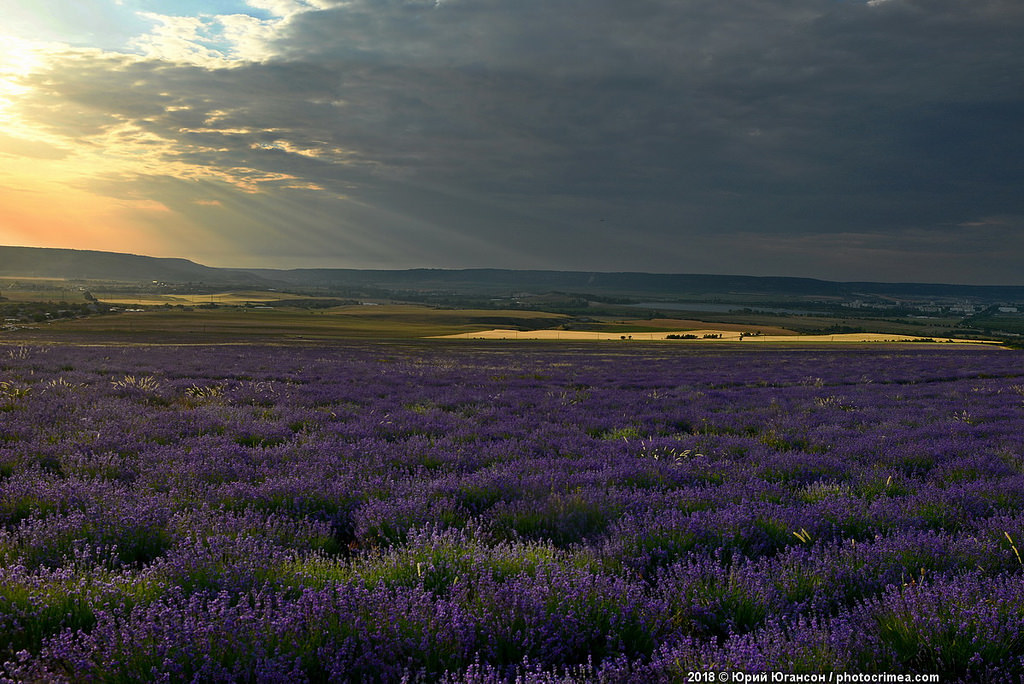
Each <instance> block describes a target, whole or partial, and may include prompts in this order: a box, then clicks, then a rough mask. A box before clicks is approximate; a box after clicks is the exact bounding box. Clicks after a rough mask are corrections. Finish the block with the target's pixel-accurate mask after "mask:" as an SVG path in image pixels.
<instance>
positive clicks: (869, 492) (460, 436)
mask: <svg viewBox="0 0 1024 684" xmlns="http://www.w3.org/2000/svg"><path fill="white" fill-rule="evenodd" d="M1021 387H1024V365H1022V364H1021V357H1020V355H1019V354H1018V353H1014V352H1006V351H998V350H993V349H972V350H961V349H936V348H932V349H928V348H923V347H916V348H914V349H909V348H907V349H895V348H891V347H890V348H875V349H872V348H864V349H856V350H846V351H836V350H788V351H783V350H772V351H764V350H762V351H749V350H742V351H741V350H727V349H724V348H715V349H705V350H698V349H695V348H692V347H690V348H678V347H677V348H673V347H668V346H649V347H647V346H642V345H641V346H637V345H630V346H629V347H628V348H624V347H621V346H617V345H614V346H613V345H612V344H611V343H610V344H609V346H581V347H565V346H557V345H556V346H549V345H543V344H539V345H536V346H530V345H520V346H514V347H511V346H500V345H494V346H477V345H475V344H462V343H453V344H441V343H436V344H411V343H402V344H397V343H396V344H384V343H381V344H363V345H358V346H357V345H338V346H334V347H327V348H303V347H294V348H284V347H276V348H274V347H208V348H207V347H190V348H187V349H185V348H179V347H173V346H167V347H161V346H154V347H145V348H143V347H134V348H128V347H124V348H119V347H84V346H82V347H77V346H73V345H65V346H49V347H45V348H43V347H32V346H24V345H23V346H19V347H16V348H11V349H9V350H7V352H0V562H2V568H0V662H3V663H4V664H3V670H2V672H3V676H4V677H6V678H7V679H9V680H12V681H149V680H158V681H159V680H164V681H178V680H196V681H377V682H400V681H410V682H412V681H424V682H426V681H447V682H455V681H472V682H505V681H508V682H511V681H537V682H570V681H572V682H581V681H607V682H632V681H636V682H646V681H685V680H686V676H687V673H688V672H690V671H695V670H706V669H709V668H714V669H717V670H721V669H729V668H736V669H748V670H757V671H762V670H787V671H795V672H824V671H833V670H847V671H864V672H882V671H900V672H905V673H911V672H919V673H941V674H945V675H947V676H948V678H949V681H958V680H962V681H991V682H1003V681H1007V682H1008V681H1019V680H1020V678H1021V677H1024V660H1022V658H1021V656H1020V653H1021V652H1024V631H1022V630H1024V623H1022V616H1024V591H1022V589H1021V588H1022V587H1024V563H1022V562H1021V549H1022V548H1024V429H1022V428H1024V393H1022V391H1021V389H1020V388H1021Z"/></svg>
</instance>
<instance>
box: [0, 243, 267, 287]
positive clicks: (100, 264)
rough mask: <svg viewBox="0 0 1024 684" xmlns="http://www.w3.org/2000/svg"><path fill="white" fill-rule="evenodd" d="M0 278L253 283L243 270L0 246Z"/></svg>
mask: <svg viewBox="0 0 1024 684" xmlns="http://www.w3.org/2000/svg"><path fill="white" fill-rule="evenodd" d="M0 276H7V277H19V278H67V279H69V280H76V279H82V280H117V281H126V282H133V283H136V282H151V281H154V280H157V281H161V282H170V283H188V282H200V281H205V282H218V283H256V282H258V281H259V280H260V278H259V277H257V276H255V275H252V274H247V273H245V272H244V271H235V270H231V269H223V268H211V267H209V266H202V265H200V264H197V263H195V262H192V261H189V260H188V259H166V258H158V257H149V256H139V255H136V254H121V253H118V252H96V251H88V250H76V249H48V248H41V247H0Z"/></svg>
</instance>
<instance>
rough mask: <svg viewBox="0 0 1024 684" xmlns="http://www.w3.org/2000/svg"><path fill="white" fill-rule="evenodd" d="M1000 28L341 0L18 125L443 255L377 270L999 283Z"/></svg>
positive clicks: (839, 15)
mask: <svg viewBox="0 0 1024 684" xmlns="http://www.w3.org/2000/svg"><path fill="white" fill-rule="evenodd" d="M1022 31H1024V5H1022V4H1021V3H1019V2H1009V1H1001V0H977V1H973V2H960V1H952V0H885V1H876V2H871V3H864V2H859V1H856V0H846V1H842V0H840V1H832V0H828V1H823V0H785V1H783V0H756V1H755V0H746V1H743V0H740V1H736V2H728V3H724V2H720V1H716V0H690V1H686V2H680V1H678V0H634V1H633V2H628V3H626V2H621V1H620V0H586V1H584V0H560V1H554V2H553V1H551V0H515V1H512V0H430V1H408V0H405V1H400V0H373V1H370V0H355V1H353V2H347V3H339V5H338V6H337V7H334V8H333V9H329V10H325V11H318V12H308V13H306V14H301V15H297V16H296V17H294V18H293V19H292V21H291V23H290V24H288V26H287V30H286V31H285V33H283V34H282V35H280V36H279V38H278V40H277V42H276V43H274V44H273V45H272V48H273V51H274V52H275V53H276V55H277V56H276V57H274V58H273V59H270V60H268V61H266V62H263V63H253V64H248V65H245V66H240V67H236V68H232V69H220V70H214V69H210V68H204V67H185V66H168V65H160V64H157V63H141V64H140V63H132V62H130V61H128V60H125V61H124V62H123V63H120V64H115V65H113V68H111V64H110V63H107V64H92V65H90V63H89V62H88V61H86V60H79V61H77V62H69V63H67V64H65V65H63V66H62V67H61V70H60V71H58V72H55V73H52V74H50V75H49V76H48V77H47V78H48V79H49V81H48V83H47V84H46V86H45V89H44V91H43V93H44V94H43V95H42V96H41V97H42V100H41V101H40V103H39V106H40V110H39V116H40V117H43V116H47V117H49V119H48V120H49V121H50V123H51V124H52V125H53V126H55V127H56V128H57V129H59V130H63V131H65V132H66V133H68V134H75V135H83V136H88V135H95V134H96V132H97V131H98V130H100V129H103V128H104V126H108V127H109V126H111V125H113V124H114V123H115V122H124V121H126V120H130V121H133V122H135V123H136V124H137V126H138V128H139V130H141V131H146V132H148V133H149V134H152V135H154V136H157V137H159V138H161V139H165V140H171V141H174V142H175V146H174V149H173V151H168V152H167V153H166V157H167V158H168V159H174V160H177V161H180V162H187V163H189V164H194V165H198V166H207V167H215V168H219V169H250V170H259V171H263V172H266V173H268V174H281V175H286V176H289V177H294V178H297V179H302V180H303V181H305V182H308V183H309V184H310V185H311V186H316V187H317V188H320V189H321V190H322V193H323V194H322V195H321V197H320V199H319V200H318V201H317V202H316V203H313V204H312V205H309V203H307V205H308V206H315V207H317V208H316V211H321V210H322V212H323V214H322V215H323V216H326V217H329V216H332V215H334V216H340V217H343V218H346V217H347V225H350V226H352V225H356V224H357V223H358V224H359V225H361V226H363V227H364V228H363V230H364V231H365V230H367V229H366V228H365V227H366V226H375V230H378V231H379V235H380V236H381V239H382V240H391V241H402V240H405V241H407V243H408V244H417V245H419V244H424V243H426V244H429V243H431V242H432V241H433V240H435V239H436V240H444V241H447V243H446V244H448V245H450V247H449V248H447V249H434V250H430V254H432V255H433V254H437V255H441V256H440V257H434V258H437V259H438V261H435V262H434V263H415V262H410V263H401V264H396V265H400V266H406V265H410V266H411V265H444V266H459V265H466V266H470V265H495V266H502V265H507V266H513V267H523V266H530V265H536V264H542V265H545V266H564V267H571V268H593V269H617V270H676V271H678V270H687V271H695V270H699V271H705V272H707V271H728V272H749V273H780V274H786V273H793V274H798V275H816V276H831V277H837V278H850V279H856V278H862V277H865V278H867V277H870V278H881V279H889V280H892V279H900V278H902V275H901V273H899V272H898V271H896V270H892V271H885V272H883V271H880V270H879V266H878V264H879V263H889V262H891V265H890V266H887V268H892V269H896V268H897V267H898V265H899V263H901V262H902V263H903V264H904V265H905V264H906V263H907V260H914V259H916V260H917V261H916V265H917V270H918V271H919V277H920V278H922V279H930V280H949V279H960V280H974V281H978V280H984V279H986V278H987V279H992V280H999V279H1003V280H1005V279H1008V278H1010V279H1013V280H1015V281H1020V279H1021V276H1020V275H1019V273H1018V271H1019V268H1016V267H1015V266H1013V265H1012V264H1010V263H1008V262H1007V261H1006V259H1005V258H1002V257H1000V256H999V255H1005V254H1006V253H1007V252H1008V251H1009V252H1011V253H1016V254H1021V253H1022V251H1024V238H1022V236H1021V227H1022V219H1021V217H1024V193H1021V192H1020V187H1021V182H1022V180H1024V162H1022V161H1021V160H1022V159H1024V133H1022V130H1024V127H1022V126H1021V124H1022V123H1024V96H1022V93H1024V89H1022V86H1024V76H1022V74H1024V43H1022V42H1021V40H1020V36H1021V35H1022ZM47 93H48V94H47ZM54 101H60V102H61V103H63V104H62V105H61V106H62V107H63V109H61V108H59V107H58V108H55V107H54V106H53V102H54ZM84 110H88V111H89V112H91V114H90V116H84V117H83V116H80V115H81V113H82V111H84ZM289 183H292V184H293V185H294V182H293V181H288V180H277V181H273V182H269V181H268V185H266V186H264V187H265V189H266V190H267V191H268V192H277V193H287V192H289V190H288V189H287V187H284V186H288V185H289ZM293 191H295V190H293ZM296 192H297V191H296ZM302 192H310V190H309V189H308V188H307V189H305V190H302ZM330 197H335V198H336V199H334V200H331V199H330ZM332 201H334V202H336V203H337V205H336V208H335V210H333V211H332V210H331V209H330V208H329V207H330V206H331V202H332ZM321 204H322V209H321ZM317 216H320V214H317ZM987 217H988V218H987ZM990 217H1001V218H1000V219H999V221H1001V223H999V224H998V227H993V226H995V224H993V223H991V222H990V220H989V219H990ZM968 224H976V225H975V227H974V228H973V229H965V228H963V226H965V225H968ZM338 234H339V236H340V237H341V239H340V242H339V244H343V243H344V230H342V229H339V231H338ZM361 239H365V241H367V242H369V241H372V236H370V235H363V236H362V238H361ZM992 240H998V241H999V244H997V245H992V244H991V241H992ZM986 243H990V244H989V246H985V245H986ZM937 244H938V245H942V249H941V250H939V251H941V253H939V251H937V249H936V248H935V245H937ZM844 250H845V251H846V254H845V255H844V254H841V253H842V252H843V251H844ZM986 250H988V251H986ZM318 253H321V254H322V251H321V252H318ZM883 253H884V254H885V255H886V257H885V258H884V259H882V260H881V262H880V261H879V259H878V258H877V257H878V256H879V255H880V254H883ZM963 254H973V255H975V258H974V260H973V262H971V263H966V264H961V270H960V272H959V273H954V274H950V273H947V272H945V271H946V269H948V268H950V267H951V264H952V262H953V257H954V256H956V255H963ZM851 255H860V257H861V261H856V260H855V262H851V261H850V259H851V258H852V257H851ZM340 256H344V254H341V253H339V257H340ZM1001 258H1002V261H1000V259H1001ZM986 260H987V261H986ZM348 263H349V264H350V265H351V264H353V262H351V261H350V262H348ZM972 264H973V265H972ZM375 265H377V264H375ZM954 265H955V264H954ZM993 266H995V268H1003V269H1004V270H1003V271H993V270H992V268H993ZM872 269H873V270H872ZM972 269H973V270H972Z"/></svg>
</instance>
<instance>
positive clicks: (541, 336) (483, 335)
mask: <svg viewBox="0 0 1024 684" xmlns="http://www.w3.org/2000/svg"><path fill="white" fill-rule="evenodd" d="M669 335H696V336H697V339H688V340H684V339H673V340H669V339H668V336H669ZM704 335H719V337H717V338H707V339H706V338H704ZM439 337H444V338H447V339H471V340H567V341H568V340H573V341H582V340H619V341H622V340H624V339H625V340H640V341H646V340H651V341H654V340H665V341H669V342H680V343H703V344H714V343H716V342H719V343H720V342H740V341H742V342H743V343H744V344H746V343H757V342H762V343H763V342H799V343H804V342H817V343H820V342H826V343H827V342H840V343H842V342H846V343H850V342H916V341H923V340H924V339H925V338H923V337H915V336H912V335H893V334H888V333H840V334H835V335H794V334H789V335H748V336H742V333H740V332H737V331H735V330H710V329H709V330H675V331H669V330H666V331H664V332H634V333H625V332H614V333H610V332H593V331H585V330H505V329H495V330H483V331H479V332H468V333H459V334H457V335H443V336H439ZM927 339H929V340H933V341H934V342H943V343H948V342H958V343H965V344H967V343H974V344H978V343H982V344H985V343H988V342H987V341H983V340H957V339H952V338H948V337H937V338H927Z"/></svg>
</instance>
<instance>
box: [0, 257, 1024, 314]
mask: <svg viewBox="0 0 1024 684" xmlns="http://www.w3.org/2000/svg"><path fill="white" fill-rule="evenodd" d="M0 276H8V277H44V278H45V277H49V278H68V279H90V280H119V281H127V282H136V283H146V282H151V281H154V280H155V281H160V282H166V283H200V282H202V283H205V284H207V285H216V284H224V285H230V286H232V287H242V286H251V287H264V288H266V287H292V288H312V287H316V288H350V289H358V288H366V289H376V290H387V291H393V292H451V293H453V294H460V295H467V294H468V295H504V296H507V295H509V294H510V293H521V292H529V293H535V294H537V293H546V292H552V291H558V292H571V293H590V294H600V295H621V296H641V297H680V298H683V297H700V296H706V295H711V294H735V295H755V296H758V297H764V296H782V297H823V298H825V297H839V298H845V299H851V298H855V297H859V296H871V295H874V296H882V297H885V296H891V297H916V298H922V297H923V298H928V297H964V298H968V297H970V298H978V299H985V300H989V301H997V300H1006V301H1017V302H1024V286H985V285H955V284H934V283H873V282H833V281H828V280H817V279H814V278H781V277H759V276H730V275H704V274H666V273H604V272H583V271H530V270H505V269H486V268H483V269H408V270H369V269H367V270H363V269H331V268H322V269H291V270H284V269H246V270H242V269H229V268H212V267H209V266H203V265H200V264H197V263H194V262H192V261H188V260H187V259H167V258H157V257H148V256H139V255H134V254H120V253H116V252H96V251H82V250H71V249H45V248H34V247H0Z"/></svg>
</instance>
